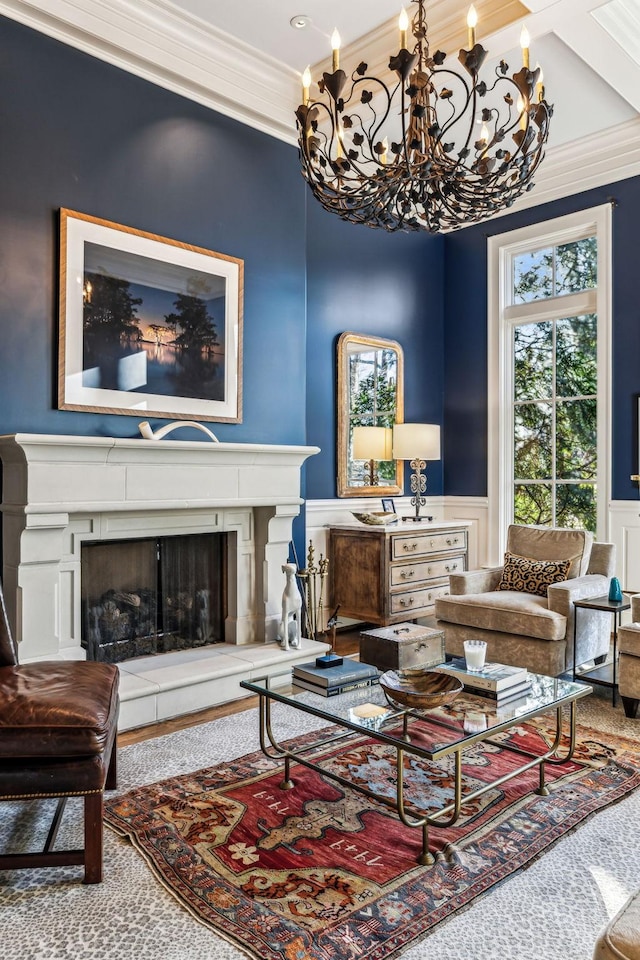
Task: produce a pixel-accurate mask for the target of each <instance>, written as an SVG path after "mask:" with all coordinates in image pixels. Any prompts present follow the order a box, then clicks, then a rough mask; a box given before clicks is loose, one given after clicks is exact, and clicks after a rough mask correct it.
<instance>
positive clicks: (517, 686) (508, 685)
mask: <svg viewBox="0 0 640 960" xmlns="http://www.w3.org/2000/svg"><path fill="white" fill-rule="evenodd" d="M438 670H441V671H442V672H444V673H451V674H453V676H454V677H459V678H460V680H462V682H463V683H464V689H465V690H466V692H467V693H474V694H476V696H479V697H487V698H488V699H490V700H495V701H496V705H497V706H502V704H504V703H508V702H510V701H511V700H518V699H519V698H520V697H526V695H527V694H528V693H529V692H530V690H531V680H530V678H529V674H528V673H527V668H526V667H510V666H507V664H505V663H485V665H484V667H483V669H482V670H480V671H479V672H475V673H474V672H472V671H471V670H467V665H466V662H465V659H464V657H454V659H453V660H450V661H449V662H448V663H443V664H442V665H441V666H439V667H438Z"/></svg>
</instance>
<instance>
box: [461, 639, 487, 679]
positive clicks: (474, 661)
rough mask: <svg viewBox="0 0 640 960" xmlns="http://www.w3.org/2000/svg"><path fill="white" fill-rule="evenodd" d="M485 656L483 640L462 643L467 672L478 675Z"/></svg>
mask: <svg viewBox="0 0 640 960" xmlns="http://www.w3.org/2000/svg"><path fill="white" fill-rule="evenodd" d="M486 656H487V644H486V642H485V641H484V640H465V641H464V658H465V660H466V663H467V670H469V671H470V672H471V673H479V672H480V671H481V670H482V668H483V667H484V661H485V658H486Z"/></svg>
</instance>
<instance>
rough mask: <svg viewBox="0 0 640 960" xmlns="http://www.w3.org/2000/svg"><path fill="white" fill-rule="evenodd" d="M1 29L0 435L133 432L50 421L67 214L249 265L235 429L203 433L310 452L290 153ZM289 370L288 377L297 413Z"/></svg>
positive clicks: (91, 417) (58, 417)
mask: <svg viewBox="0 0 640 960" xmlns="http://www.w3.org/2000/svg"><path fill="white" fill-rule="evenodd" d="M0 25H1V30H0V90H2V99H1V102H2V106H1V108H0V126H1V129H2V149H1V150H0V191H1V194H0V284H1V288H2V297H1V299H0V332H1V334H2V340H1V343H2V349H1V350H0V401H1V402H0V411H1V413H0V433H13V432H17V431H29V432H41V433H60V434H87V435H91V434H103V435H108V436H137V435H138V429H137V420H136V419H135V418H134V417H130V416H102V415H98V414H93V413H81V412H73V411H59V410H56V399H55V394H56V382H55V357H56V338H57V329H56V328H57V303H56V300H57V262H58V253H57V236H58V225H57V217H58V214H57V212H58V210H59V208H60V207H69V208H71V209H73V210H79V211H81V212H83V213H88V214H92V215H93V216H96V217H101V218H105V219H107V220H113V221H116V222H118V223H122V224H126V225H128V226H132V227H137V228H139V229H142V230H147V231H150V232H152V233H157V234H160V235H162V236H166V237H171V238H175V239H177V240H183V241H187V242H189V243H193V244H196V245H198V246H202V247H206V248H209V249H212V250H217V251H220V252H221V253H226V254H230V255H231V256H235V257H240V258H242V259H244V261H245V298H244V421H243V423H241V424H237V425H236V424H213V425H212V428H213V430H214V432H215V433H216V434H217V435H218V437H219V438H220V439H221V440H229V441H262V442H267V443H304V442H305V405H304V390H305V362H306V352H305V346H306V345H305V336H306V324H305V310H306V303H305V204H306V192H305V191H306V186H305V184H304V182H303V180H302V177H301V176H300V173H299V167H298V162H297V157H296V152H295V150H294V149H293V148H292V147H291V146H289V145H286V144H283V143H281V142H279V141H278V140H275V139H273V138H272V137H268V136H266V135H264V134H261V133H259V132H256V131H253V130H251V129H250V128H249V127H247V126H245V125H243V124H240V123H237V122H235V121H233V120H230V119H228V118H226V117H223V116H221V115H219V114H217V113H214V112H213V111H211V110H208V109H206V108H205V107H202V106H199V105H198V104H195V103H192V102H191V101H189V100H186V99H184V98H182V97H179V96H176V95H174V94H172V93H170V92H167V91H166V90H163V89H161V88H160V87H157V86H154V85H153V84H151V83H148V82H146V81H144V80H141V79H138V78H136V77H134V76H132V75H130V74H128V73H126V72H124V71H121V70H118V69H117V68H115V67H112V66H109V65H107V64H104V63H102V62H100V61H98V60H96V59H94V58H92V57H89V56H86V55H84V54H82V53H80V52H78V51H76V50H74V49H72V48H71V47H68V46H65V45H63V44H61V43H58V42H57V41H55V40H51V39H49V38H47V37H45V36H43V35H42V34H39V33H36V32H34V31H31V30H29V29H28V28H26V27H23V26H21V25H19V24H16V23H14V22H13V21H11V20H5V19H1V20H0ZM283 370H286V371H295V391H296V397H295V402H293V403H292V402H290V393H291V383H290V382H289V381H288V378H287V377H285V376H283V375H282V371H283ZM179 436H180V435H178V437H179ZM185 436H186V438H187V439H191V437H189V435H188V434H186V435H185ZM197 436H198V435H197V434H196V435H195V437H193V438H194V439H195V438H197Z"/></svg>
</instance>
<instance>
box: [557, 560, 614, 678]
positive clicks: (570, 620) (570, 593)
mask: <svg viewBox="0 0 640 960" xmlns="http://www.w3.org/2000/svg"><path fill="white" fill-rule="evenodd" d="M608 592H609V577H605V576H604V575H603V574H601V573H588V574H587V575H586V576H584V577H575V578H574V579H572V580H563V581H562V583H554V584H552V585H551V586H550V587H549V589H548V591H547V598H548V603H549V610H553V611H554V612H555V613H561V614H562V615H563V616H565V617H566V618H567V632H566V634H565V637H566V641H567V660H566V664H567V669H568V668H570V667H571V666H572V665H573V638H574V629H575V618H576V608H575V607H574V603H575V601H576V600H589V599H591V598H592V597H603V596H606V595H607V593H608ZM610 633H611V614H609V613H606V612H603V611H601V610H588V609H584V610H580V617H579V619H578V630H577V632H576V633H575V637H576V657H575V665H576V666H579V665H580V664H582V663H586V662H587V660H593V659H594V658H595V657H600V656H603V655H604V654H606V653H607V652H608V650H609V636H610Z"/></svg>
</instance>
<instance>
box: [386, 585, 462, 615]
mask: <svg viewBox="0 0 640 960" xmlns="http://www.w3.org/2000/svg"><path fill="white" fill-rule="evenodd" d="M448 593H449V584H448V583H439V584H434V585H433V586H429V587H423V588H422V589H421V590H406V591H404V592H403V593H392V594H391V597H390V601H391V603H390V609H391V613H392V614H394V615H395V614H398V613H406V614H408V615H411V613H412V611H415V610H420V609H423V608H424V607H432V606H433V604H434V603H435V602H436V598H437V597H445V596H447V595H448Z"/></svg>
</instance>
